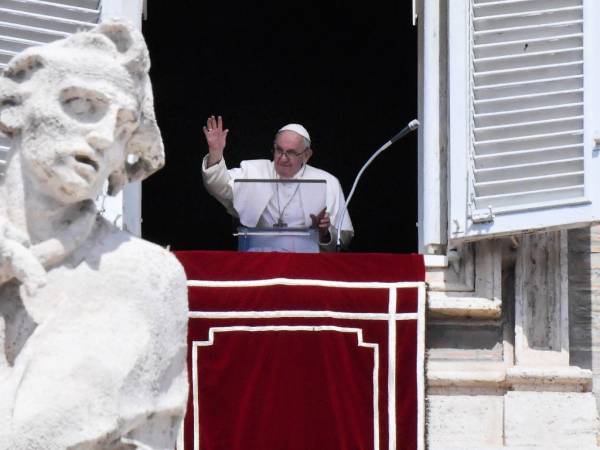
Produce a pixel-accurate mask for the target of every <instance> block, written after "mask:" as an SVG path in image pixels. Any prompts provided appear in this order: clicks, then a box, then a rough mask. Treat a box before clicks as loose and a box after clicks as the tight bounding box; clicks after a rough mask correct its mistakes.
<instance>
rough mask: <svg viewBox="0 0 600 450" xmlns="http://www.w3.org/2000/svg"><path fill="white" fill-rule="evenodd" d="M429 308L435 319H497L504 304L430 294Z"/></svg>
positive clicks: (494, 300) (477, 298) (485, 299)
mask: <svg viewBox="0 0 600 450" xmlns="http://www.w3.org/2000/svg"><path fill="white" fill-rule="evenodd" d="M427 308H428V312H429V314H430V315H432V316H434V317H471V318H475V319H497V318H499V317H500V315H501V314H502V302H501V301H500V300H496V299H489V298H484V297H465V296H462V297H450V296H448V295H441V294H435V293H432V292H429V293H428V297H427Z"/></svg>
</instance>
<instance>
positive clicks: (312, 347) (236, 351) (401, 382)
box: [177, 252, 424, 450]
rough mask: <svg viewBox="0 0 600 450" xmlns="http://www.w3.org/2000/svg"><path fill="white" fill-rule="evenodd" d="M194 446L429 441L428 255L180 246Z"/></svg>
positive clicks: (187, 432) (405, 445) (387, 448)
mask: <svg viewBox="0 0 600 450" xmlns="http://www.w3.org/2000/svg"><path fill="white" fill-rule="evenodd" d="M177 256H178V258H179V259H180V261H181V262H182V263H183V265H184V267H185V269H186V273H187V276H188V280H189V281H188V283H189V286H190V288H189V300H190V320H189V334H188V340H189V342H188V343H189V361H188V363H189V369H190V386H191V389H190V403H189V407H188V411H187V415H186V419H185V427H184V444H185V445H184V448H185V450H192V449H194V450H358V449H360V450H363V449H364V450H367V449H368V450H395V449H421V448H423V426H424V422H423V407H424V405H423V386H424V384H423V383H424V381H423V352H424V283H423V280H424V267H423V260H422V257H421V256H420V255H391V254H357V253H355V254H352V253H342V254H290V253H237V252H178V253H177Z"/></svg>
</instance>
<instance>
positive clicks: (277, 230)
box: [233, 178, 327, 253]
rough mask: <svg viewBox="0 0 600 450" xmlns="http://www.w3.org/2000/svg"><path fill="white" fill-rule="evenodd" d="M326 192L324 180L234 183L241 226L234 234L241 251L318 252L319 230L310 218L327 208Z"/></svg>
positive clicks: (262, 180) (239, 181) (261, 180)
mask: <svg viewBox="0 0 600 450" xmlns="http://www.w3.org/2000/svg"><path fill="white" fill-rule="evenodd" d="M326 190H327V183H326V181H325V180H306V179H295V178H292V179H237V180H234V185H233V207H234V209H235V211H236V213H237V215H238V217H239V220H240V224H241V225H240V227H238V229H237V232H236V233H235V234H234V236H237V238H238V250H239V251H242V252H291V253H318V252H319V231H318V229H317V228H316V227H314V226H313V223H312V222H313V221H312V219H311V215H315V216H317V215H318V214H319V213H320V212H321V211H323V209H325V206H326ZM272 205H277V207H273V206H272Z"/></svg>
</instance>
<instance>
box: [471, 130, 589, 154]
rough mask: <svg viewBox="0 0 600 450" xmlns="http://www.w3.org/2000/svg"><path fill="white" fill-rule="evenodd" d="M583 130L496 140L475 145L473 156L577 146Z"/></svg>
mask: <svg viewBox="0 0 600 450" xmlns="http://www.w3.org/2000/svg"><path fill="white" fill-rule="evenodd" d="M582 136H583V130H577V131H575V132H571V131H567V132H562V133H549V134H544V135H539V136H527V137H520V138H512V139H504V140H503V139H496V140H492V141H486V142H479V143H476V144H475V146H474V147H475V154H477V155H489V154H492V153H501V152H515V151H524V150H534V149H536V148H544V147H552V146H563V145H578V144H581V142H582Z"/></svg>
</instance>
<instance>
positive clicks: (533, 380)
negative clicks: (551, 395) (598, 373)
mask: <svg viewBox="0 0 600 450" xmlns="http://www.w3.org/2000/svg"><path fill="white" fill-rule="evenodd" d="M444 365H445V364H436V365H435V366H434V367H429V368H428V370H427V387H435V388H440V387H447V388H454V387H460V388H502V389H507V390H523V391H561V392H589V391H591V389H592V371H591V370H587V369H581V368H579V367H548V368H521V367H509V368H504V367H501V366H498V365H495V366H494V367H487V368H486V367H485V366H479V367H473V368H471V369H468V370H452V369H451V368H449V367H448V368H445V367H443V366H444ZM447 365H450V364H447Z"/></svg>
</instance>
